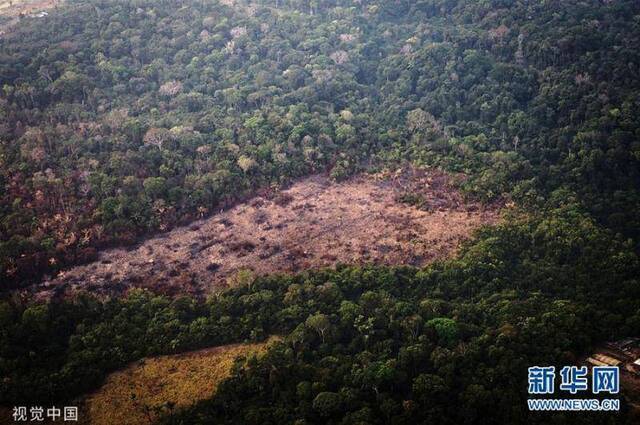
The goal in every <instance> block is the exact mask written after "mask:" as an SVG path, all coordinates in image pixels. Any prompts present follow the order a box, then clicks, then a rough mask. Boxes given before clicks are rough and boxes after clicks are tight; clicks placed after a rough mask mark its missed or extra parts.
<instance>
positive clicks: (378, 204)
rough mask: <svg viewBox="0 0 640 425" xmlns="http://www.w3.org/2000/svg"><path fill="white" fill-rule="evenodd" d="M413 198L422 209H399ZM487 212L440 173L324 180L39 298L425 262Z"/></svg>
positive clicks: (209, 287)
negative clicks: (242, 273) (246, 272)
mask: <svg viewBox="0 0 640 425" xmlns="http://www.w3.org/2000/svg"><path fill="white" fill-rule="evenodd" d="M406 193H411V194H416V193H418V194H420V199H421V202H420V204H421V208H417V207H415V206H412V205H409V204H407V203H403V202H400V201H399V199H404V198H402V195H403V194H406ZM497 216H498V212H497V211H496V209H485V208H482V207H481V206H480V205H479V204H475V203H472V204H469V203H464V202H463V201H462V197H461V196H460V195H459V193H457V192H456V191H455V190H453V189H452V188H451V186H450V184H449V178H448V177H447V176H445V175H444V174H441V173H435V172H430V173H425V172H420V173H417V174H416V172H413V171H412V172H405V173H397V174H395V175H387V176H367V177H364V176H361V177H356V178H353V179H351V180H349V181H347V182H343V183H339V184H335V183H330V181H329V180H328V179H327V178H326V177H324V176H314V177H310V178H307V179H305V180H302V181H300V182H298V183H295V184H294V185H293V186H292V187H291V188H289V189H288V190H285V191H282V192H280V193H278V194H276V195H275V196H274V197H273V198H272V199H265V198H262V197H257V198H254V199H252V200H250V201H249V202H246V203H243V204H240V205H237V206H235V207H233V208H231V209H229V210H228V211H225V212H222V213H220V214H217V215H215V216H213V217H211V218H208V219H204V220H200V221H198V222H195V223H193V224H192V225H190V226H188V227H182V228H178V229H175V230H173V231H171V232H168V233H166V234H163V235H160V236H158V237H154V238H152V239H149V240H147V241H145V242H143V243H142V244H140V245H139V246H137V247H134V248H129V249H126V248H119V249H112V250H107V251H104V252H102V253H101V254H100V257H99V261H97V262H94V263H91V264H88V265H83V266H78V267H74V268H72V269H70V270H68V271H67V272H64V273H62V274H61V275H59V276H58V277H56V278H55V279H53V280H52V281H47V282H44V284H43V285H40V286H39V291H40V296H51V295H53V294H58V295H59V294H65V293H66V294H68V293H69V292H76V291H77V290H89V291H91V292H93V293H98V294H119V293H122V292H126V290H127V289H128V288H130V287H146V288H151V289H153V290H156V291H159V292H162V293H167V294H171V295H175V294H179V293H190V294H193V295H205V294H207V293H210V292H211V291H213V290H215V289H217V288H222V287H225V286H226V284H227V280H228V278H229V276H232V275H233V274H235V273H236V272H237V271H238V270H240V269H250V270H252V271H253V272H254V273H255V274H258V275H260V274H268V273H274V272H297V271H300V270H304V269H309V268H316V267H323V266H333V265H335V264H336V263H347V264H362V263H375V264H389V265H391V264H412V265H416V266H422V265H425V264H427V263H429V262H431V261H433V260H435V259H438V258H442V257H445V256H448V255H450V254H451V253H452V251H454V250H455V249H456V248H457V247H458V245H459V243H460V242H461V241H462V240H464V239H465V238H467V237H468V236H469V235H470V233H471V232H472V231H473V230H474V229H475V228H477V227H479V226H480V225H482V224H487V223H493V222H495V221H496V219H497Z"/></svg>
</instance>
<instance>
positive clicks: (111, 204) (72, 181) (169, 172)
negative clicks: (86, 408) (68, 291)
mask: <svg viewBox="0 0 640 425" xmlns="http://www.w3.org/2000/svg"><path fill="white" fill-rule="evenodd" d="M638 46H640V3H639V2H638V1H636V0H619V1H615V0H606V1H605V0H602V1H577V0H565V1H559V0H548V1H538V2H534V1H528V0H483V1H470V0H469V1H467V0H460V1H456V0H426V1H409V0H406V1H405V0H395V1H382V0H377V1H367V0H362V1H347V0H342V1H321V0H319V1H313V0H292V1H286V0H268V1H266V0H265V1H256V2H245V1H239V0H238V1H233V0H225V1H216V0H210V1H209V0H207V1H204V0H201V1H196V0H192V1H182V0H180V1H178V0H163V1H157V0H130V1H120V0H116V1H111V0H109V1H106V0H105V1H100V0H90V1H89V0H78V1H72V0H69V1H67V2H66V3H65V4H63V5H61V6H59V7H57V8H56V9H54V10H53V9H52V10H50V13H49V16H47V17H46V18H43V19H40V18H29V17H25V18H23V19H22V20H21V22H20V24H19V25H18V26H16V27H14V28H12V29H11V30H9V31H7V32H6V34H4V35H2V37H1V38H0V85H1V86H2V91H1V92H0V111H1V113H0V282H1V285H2V289H3V290H7V289H8V288H15V287H19V286H23V285H26V284H28V283H31V282H33V281H34V280H37V279H39V278H40V277H41V276H42V275H43V274H45V273H52V272H56V271H58V270H60V269H62V268H64V267H65V266H68V265H70V264H73V263H76V262H84V261H88V260H91V259H93V258H95V257H96V252H97V249H100V248H102V247H104V246H107V245H112V244H126V243H131V242H133V241H135V240H136V239H137V238H139V237H141V236H142V235H145V234H148V233H150V232H156V231H164V230H167V229H169V228H171V227H173V226H175V225H178V224H181V223H186V222H189V221H190V220H193V219H195V218H198V217H202V216H205V215H208V214H212V213H215V212H217V211H218V210H219V209H220V208H223V207H225V206H227V205H229V204H230V203H232V202H234V201H236V200H238V199H241V198H243V197H245V196H248V195H250V194H251V193H254V192H255V191H256V190H257V189H259V188H265V187H274V188H277V187H280V186H282V185H284V184H286V183H287V182H289V181H290V180H291V179H293V178H296V177H299V176H303V175H307V174H311V173H316V172H328V173H330V175H331V176H332V178H334V179H336V180H340V179H343V178H345V177H347V176H349V175H350V174H353V173H355V172H360V171H364V170H372V169H376V168H381V167H387V166H396V165H398V164H402V163H404V162H412V163H413V164H415V165H417V166H430V167H440V168H442V169H445V170H447V171H450V172H462V173H464V174H466V175H467V176H468V178H467V179H466V180H465V181H464V183H463V189H464V190H465V192H466V193H467V194H468V196H470V197H475V198H478V199H481V200H483V201H487V202H489V201H492V200H495V199H498V198H500V199H505V198H508V199H511V200H513V202H514V204H515V205H517V212H516V213H513V214H512V216H507V217H505V221H504V222H503V224H500V225H498V226H495V227H492V228H488V229H483V230H482V231H480V232H479V233H478V234H477V235H476V237H475V239H474V240H473V241H471V242H469V243H468V244H467V245H466V246H465V247H464V249H463V250H462V252H461V253H460V255H459V256H458V257H457V258H455V259H451V260H448V261H444V262H440V263H436V264H434V265H431V266H429V267H427V268H425V269H421V270H418V269H414V268H410V267H398V268H385V267H378V268H376V267H338V268H337V269H336V270H319V271H310V272H305V273H302V274H300V275H297V276H272V277H263V278H260V279H258V280H256V281H255V282H253V283H252V284H250V285H246V286H243V287H237V288H234V289H232V290H230V291H228V292H225V293H222V294H218V295H217V296H215V297H213V298H212V299H210V300H207V301H203V300H193V299H189V298H187V297H184V298H178V299H168V298H166V297H162V296H156V295H153V294H150V293H147V292H134V293H132V294H130V295H129V296H128V297H126V298H124V299H113V300H107V301H99V300H96V299H95V298H93V297H91V296H90V295H87V296H84V297H80V298H79V299H75V300H63V301H55V302H50V303H44V304H42V303H32V302H26V301H23V300H19V299H18V297H16V296H13V297H12V296H11V295H10V294H9V293H8V292H7V293H6V296H5V297H4V299H5V300H4V301H2V302H0V375H1V376H2V377H3V379H2V380H0V405H10V404H15V403H26V402H33V401H34V400H38V401H39V402H41V403H48V402H64V401H68V400H70V399H73V397H76V396H79V395H81V394H83V393H84V392H86V391H88V390H91V389H94V388H95V387H96V386H97V385H99V384H100V383H101V382H102V380H103V379H104V377H105V375H106V374H107V373H108V372H109V371H112V370H114V369H116V368H119V367H122V366H123V365H125V364H126V363H127V362H130V361H133V360H136V359H140V358H142V357H144V356H147V355H155V354H161V353H175V352H180V351H185V350H188V349H194V348H201V347H206V346H211V345H215V344H223V343H229V342H238V341H243V340H263V339H265V338H266V337H267V336H268V335H271V334H279V335H282V336H283V338H284V340H283V341H282V342H281V343H277V344H275V345H274V347H273V348H272V349H271V350H270V353H269V354H268V355H267V356H266V357H264V358H262V359H251V360H250V361H249V362H248V363H247V364H242V363H238V366H237V368H235V370H234V373H233V375H232V377H231V378H230V379H229V380H228V381H227V383H225V384H223V386H222V387H221V389H220V391H219V392H218V394H217V395H216V396H214V397H213V398H212V399H211V400H209V401H206V402H203V403H200V404H199V405H197V406H195V407H193V408H192V409H189V410H187V411H182V412H169V411H167V412H166V413H167V414H168V415H167V417H166V422H167V423H176V424H178V423H181V424H190V423H248V424H251V423H256V424H258V423H259V424H280V423H297V424H327V423H331V424H365V423H367V424H368V423H397V424H410V423H411V424H412V423H445V424H449V423H451V424H459V423H482V424H485V423H523V424H524V423H593V424H596V423H597V424H601V423H633V421H634V418H632V417H631V416H628V415H627V413H628V412H627V410H628V406H625V405H624V404H623V412H621V413H620V414H616V415H604V414H577V413H572V414H554V415H552V414H549V415H546V414H538V415H534V414H530V413H529V412H527V410H526V403H525V398H526V383H525V380H526V368H527V367H528V366H531V365H533V364H537V363H540V364H555V365H565V364H572V363H574V362H575V361H576V360H577V358H578V357H579V356H581V355H582V354H583V353H584V352H585V350H588V349H590V348H592V347H593V346H595V345H596V344H597V343H599V342H602V341H605V340H608V339H612V338H618V337H625V336H639V333H640V283H639V282H638V277H639V276H640V262H639V258H638V252H639V251H638V250H639V248H640V113H639V112H640V111H639V109H640V50H639V49H638ZM635 419H636V420H637V418H635Z"/></svg>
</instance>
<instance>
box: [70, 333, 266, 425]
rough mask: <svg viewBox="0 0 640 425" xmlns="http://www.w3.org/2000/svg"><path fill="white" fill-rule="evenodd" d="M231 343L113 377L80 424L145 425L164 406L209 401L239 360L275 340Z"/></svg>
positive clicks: (142, 364)
mask: <svg viewBox="0 0 640 425" xmlns="http://www.w3.org/2000/svg"><path fill="white" fill-rule="evenodd" d="M276 340H277V338H276V337H272V338H271V339H269V340H268V341H267V342H264V343H259V344H235V345H227V346H222V347H215V348H208V349H205V350H200V351H194V352H190V353H184V354H178V355H173V356H161V357H153V358H148V359H144V360H142V361H139V362H136V363H134V364H132V365H130V366H129V367H127V368H126V369H124V370H121V371H118V372H115V373H113V374H111V375H110V376H109V377H108V378H107V380H106V382H105V384H104V385H103V386H102V388H100V389H99V390H98V391H97V392H95V393H93V394H92V395H90V396H89V397H87V399H86V401H85V406H84V407H85V408H84V409H83V410H84V411H85V415H84V418H83V419H84V420H85V421H87V423H91V424H95V425H102V424H105V425H111V424H132V425H135V424H149V423H153V422H154V421H155V420H156V419H157V417H158V412H159V411H164V412H167V411H168V410H167V406H168V403H169V404H173V405H174V406H175V407H176V408H179V407H186V406H189V405H192V404H194V403H196V402H197V401H200V400H203V399H206V398H209V397H211V396H212V395H213V394H214V393H215V391H216V388H217V387H218V384H219V383H220V382H222V381H223V380H224V379H225V378H227V377H228V376H229V374H230V372H231V368H232V366H233V363H234V360H235V359H236V358H237V357H238V356H245V357H249V356H251V355H254V354H255V355H261V354H263V353H264V352H266V350H267V348H268V345H269V344H271V343H272V342H274V341H276Z"/></svg>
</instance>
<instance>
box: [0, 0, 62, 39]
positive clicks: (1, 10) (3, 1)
mask: <svg viewBox="0 0 640 425" xmlns="http://www.w3.org/2000/svg"><path fill="white" fill-rule="evenodd" d="M62 1H63V0H11V1H10V0H0V17H7V18H10V19H9V20H7V21H6V22H5V23H4V24H0V36H2V35H4V34H5V33H6V32H7V31H9V30H10V29H11V27H12V26H14V25H15V24H17V23H18V22H19V18H20V16H21V15H22V16H25V17H27V18H28V19H34V18H29V15H31V14H34V13H38V12H41V11H46V10H47V9H51V8H54V7H56V6H58V5H60V4H62Z"/></svg>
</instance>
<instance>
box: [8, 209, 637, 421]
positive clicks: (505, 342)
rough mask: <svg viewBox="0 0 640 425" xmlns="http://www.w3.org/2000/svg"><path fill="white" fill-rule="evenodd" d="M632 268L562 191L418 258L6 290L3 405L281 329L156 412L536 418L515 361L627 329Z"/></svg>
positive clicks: (190, 417)
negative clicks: (176, 295) (117, 290)
mask: <svg viewBox="0 0 640 425" xmlns="http://www.w3.org/2000/svg"><path fill="white" fill-rule="evenodd" d="M638 276H640V260H639V258H638V256H637V255H636V254H635V253H634V252H633V249H632V246H631V245H630V244H628V243H627V242H624V241H623V240H620V239H619V238H616V237H615V236H614V235H612V234H611V233H610V232H608V231H605V230H602V229H601V228H599V227H598V226H597V225H596V224H595V222H594V221H593V220H592V219H590V218H589V216H588V215H587V214H585V213H584V211H581V209H580V208H578V207H576V206H575V205H565V206H563V207H560V208H558V209H555V210H552V211H546V212H544V213H543V214H541V216H540V217H537V218H532V219H527V220H524V221H522V220H514V221H513V222H511V223H510V224H504V225H500V226H497V227H496V228H492V229H486V230H484V231H483V232H482V233H481V234H480V235H479V237H478V239H477V240H476V241H475V242H474V243H471V244H469V245H468V246H466V247H465V249H464V250H463V252H462V253H461V255H460V257H459V258H458V259H456V260H450V261H448V262H445V263H441V264H435V265H433V266H431V267H428V268H426V269H424V270H416V269H412V268H404V267H401V268H395V269H391V268H374V267H365V268H356V267H344V268H338V269H337V270H325V271H316V272H309V273H304V274H301V275H298V276H295V277H277V276H275V277H269V278H259V279H258V280H257V281H256V282H255V283H254V284H253V285H251V286H248V285H247V286H243V287H238V288H236V289H232V290H230V291H228V292H225V293H223V294H221V295H220V296H218V297H216V298H215V299H212V300H210V301H208V302H206V303H202V302H195V301H193V300H190V299H187V298H180V299H176V300H173V301H170V300H168V299H166V298H164V297H158V296H153V295H151V294H148V293H144V292H137V293H133V294H132V295H130V296H129V297H128V298H126V299H124V300H113V301H108V302H105V303H99V302H96V301H95V300H93V299H91V298H87V297H85V298H80V299H78V300H76V301H74V302H64V303H62V304H60V303H50V304H47V305H33V306H22V305H20V304H15V303H14V304H10V303H3V304H1V305H0V321H1V323H2V324H3V327H2V329H3V331H2V334H1V337H2V340H1V341H0V347H2V351H1V354H0V374H2V376H5V377H6V378H5V379H4V380H3V381H2V384H1V386H0V403H2V404H15V403H19V402H21V401H23V402H24V401H29V402H34V401H35V400H38V401H42V402H43V403H45V402H50V401H64V400H67V399H68V398H71V397H73V396H75V395H77V394H80V393H82V392H85V391H87V390H89V389H91V388H94V387H95V386H96V385H98V384H99V383H100V381H101V380H102V378H103V377H104V376H105V374H106V373H107V372H108V371H110V370H113V369H115V368H118V367H120V366H122V365H124V364H126V363H127V362H129V361H132V360H134V359H138V358H141V357H143V356H147V355H154V354H160V353H174V352H178V351H184V350H187V349H193V348H199V347H204V346H210V345H216V344H223V343H227V342H235V341H243V340H256V339H262V338H264V337H266V336H267V335H269V334H281V335H284V336H285V339H284V341H283V342H282V343H278V344H276V345H275V346H274V347H273V349H272V350H271V351H270V352H269V353H268V354H267V355H266V357H264V358H262V359H259V360H252V361H251V362H250V363H249V364H248V365H247V366H246V367H243V368H237V369H236V370H235V371H234V373H233V375H232V377H231V378H230V379H229V380H228V381H226V382H225V383H223V384H222V386H221V387H220V389H219V391H218V393H217V395H216V396H215V397H214V398H213V399H212V400H210V401H206V402H203V403H201V404H199V405H197V406H196V407H194V408H192V409H190V410H187V411H185V412H181V413H179V414H178V415H177V416H175V417H173V418H167V421H168V422H170V423H185V424H186V423H189V424H192V423H229V424H231V423H247V424H251V423H256V424H280V423H293V422H295V421H296V420H299V421H304V423H318V424H325V423H358V422H361V421H365V422H367V423H415V422H416V421H418V422H421V421H426V422H428V421H433V420H437V421H438V422H439V423H487V422H490V423H531V422H533V423H548V422H547V417H546V416H544V415H538V416H535V415H534V416H530V415H528V414H527V413H526V401H525V400H526V369H527V367H529V366H531V365H532V364H555V365H557V366H560V365H564V364H568V363H572V362H574V361H575V359H576V358H577V357H578V356H579V355H581V354H582V353H584V352H585V350H587V349H589V348H590V347H592V346H593V345H594V344H595V343H596V342H598V341H602V340H605V339H610V338H618V337H623V336H626V335H633V334H634V333H636V332H637V324H638V322H639V321H640V282H638V280H637V279H638ZM602 418H603V416H602V415H600V416H589V415H581V414H575V413H574V414H572V415H567V416H562V415H559V416H557V417H555V419H554V420H558V421H560V422H562V423H565V422H572V421H575V423H601V422H598V421H599V420H602ZM607 418H611V416H607ZM624 418H626V416H625V415H624V414H620V415H619V416H617V419H619V422H624ZM614 420H615V418H614ZM581 421H582V422H581Z"/></svg>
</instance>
